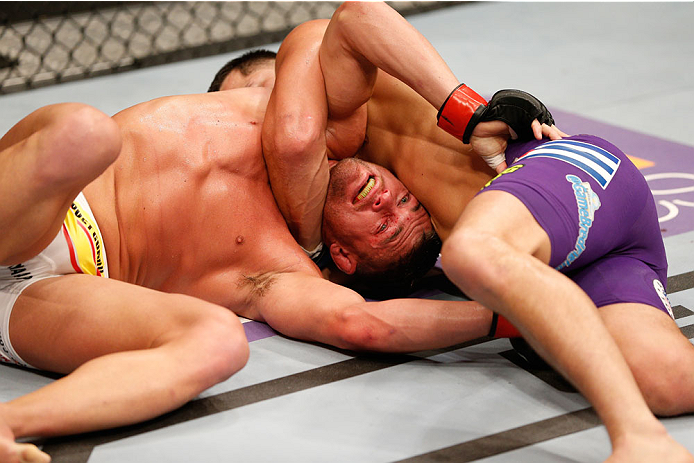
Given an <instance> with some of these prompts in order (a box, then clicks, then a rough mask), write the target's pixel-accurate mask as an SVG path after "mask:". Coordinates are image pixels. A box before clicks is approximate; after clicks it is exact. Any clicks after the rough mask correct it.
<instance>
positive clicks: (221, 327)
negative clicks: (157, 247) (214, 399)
mask: <svg viewBox="0 0 694 463" xmlns="http://www.w3.org/2000/svg"><path fill="white" fill-rule="evenodd" d="M168 301H169V304H168V306H169V307H171V308H172V310H171V311H170V313H171V315H170V319H169V320H168V321H167V322H165V323H164V324H163V327H164V329H163V333H162V334H160V335H158V336H157V337H156V339H155V341H154V342H153V343H152V345H151V346H152V347H166V348H167V349H170V352H171V355H173V356H175V357H176V358H177V359H178V360H179V361H181V362H182V364H184V365H185V367H186V369H187V370H186V371H187V373H184V372H183V371H181V377H182V378H183V377H185V381H187V382H191V383H192V384H193V386H194V389H195V390H196V391H202V390H205V389H207V388H209V387H211V386H214V385H215V384H217V383H219V382H221V381H224V380H226V379H228V378H229V377H231V376H232V375H233V374H235V373H236V372H238V371H239V370H241V368H243V367H244V366H245V365H246V362H247V361H248V356H249V347H248V341H247V339H246V334H245V332H244V329H243V325H242V324H241V321H240V320H239V318H238V317H237V316H236V315H235V314H234V313H233V312H231V311H230V310H228V309H226V308H224V307H221V306H217V305H215V304H211V303H207V302H204V301H202V300H199V299H195V298H191V297H188V296H182V295H168ZM177 309H178V310H177Z"/></svg>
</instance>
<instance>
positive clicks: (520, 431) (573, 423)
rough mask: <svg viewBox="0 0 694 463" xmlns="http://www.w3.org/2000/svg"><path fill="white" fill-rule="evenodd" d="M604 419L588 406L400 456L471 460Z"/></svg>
mask: <svg viewBox="0 0 694 463" xmlns="http://www.w3.org/2000/svg"><path fill="white" fill-rule="evenodd" d="M601 424H602V423H601V421H600V418H598V415H597V414H596V413H595V411H594V410H593V408H584V409H582V410H578V411H575V412H571V413H567V414H565V415H560V416H555V417H554V418H549V419H546V420H542V421H538V422H536V423H531V424H527V425H525V426H520V427H518V428H513V429H509V430H507V431H502V432H499V433H496V434H490V435H488V436H484V437H480V438H479V439H473V440H471V441H467V442H463V443H460V444H457V445H453V446H451V447H446V448H443V449H439V450H435V451H433V452H429V453H423V454H421V455H417V456H415V457H411V458H407V459H404V460H400V463H402V462H410V463H415V462H416V463H424V462H437V463H438V462H442V461H443V462H445V461H455V462H469V461H475V460H479V459H481V458H488V457H492V456H494V455H499V454H501V453H505V452H510V451H512V450H517V449H520V448H523V447H527V446H529V445H534V444H538V443H540V442H544V441H547V440H550V439H554V438H556V437H561V436H566V435H568V434H573V433H576V432H579V431H585V430H586V429H591V428H594V427H596V426H600V425H601Z"/></svg>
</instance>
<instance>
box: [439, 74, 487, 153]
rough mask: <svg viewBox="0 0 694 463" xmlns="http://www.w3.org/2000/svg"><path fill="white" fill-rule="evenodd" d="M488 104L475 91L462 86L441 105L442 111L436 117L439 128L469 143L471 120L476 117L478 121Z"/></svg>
mask: <svg viewBox="0 0 694 463" xmlns="http://www.w3.org/2000/svg"><path fill="white" fill-rule="evenodd" d="M486 104H487V101H486V100H485V99H484V98H482V97H481V96H479V95H478V94H477V93H476V92H475V91H474V90H472V89H471V88H470V87H468V86H467V85H465V84H460V85H458V86H457V87H456V88H455V90H453V92H451V94H450V95H448V98H446V101H444V102H443V105H441V109H439V113H438V115H437V116H436V119H437V120H438V126H439V127H441V128H442V129H443V130H445V131H446V132H448V133H450V134H451V135H453V136H454V137H456V138H459V139H461V140H463V142H464V143H467V142H466V141H465V140H466V139H468V140H469V138H470V134H469V133H466V131H467V128H468V125H469V124H470V120H471V119H473V117H474V116H476V117H475V119H478V118H479V117H480V116H481V113H482V112H483V111H484V108H485V107H486ZM474 122H476V120H475V121H474ZM475 125H476V124H475ZM472 128H474V126H473V127H471V129H472ZM469 132H470V133H472V130H469Z"/></svg>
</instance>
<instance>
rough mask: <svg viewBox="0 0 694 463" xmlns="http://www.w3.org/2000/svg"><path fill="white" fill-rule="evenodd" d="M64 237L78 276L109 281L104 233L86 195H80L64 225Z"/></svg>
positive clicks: (69, 211)
mask: <svg viewBox="0 0 694 463" xmlns="http://www.w3.org/2000/svg"><path fill="white" fill-rule="evenodd" d="M62 233H63V235H64V236H65V240H66V241H67V245H68V248H69V250H70V261H71V264H72V266H73V268H74V269H75V271H76V272H77V273H86V274H89V275H95V276H102V277H106V278H108V259H107V257H106V247H105V245H104V239H103V236H102V235H101V230H100V229H99V225H98V224H97V221H96V218H95V217H94V213H93V212H92V210H91V208H90V207H89V203H88V202H87V198H85V196H84V193H80V194H79V195H77V197H76V198H75V200H74V201H73V202H72V205H71V206H70V209H69V210H68V212H67V214H66V216H65V220H64V221H63V227H62Z"/></svg>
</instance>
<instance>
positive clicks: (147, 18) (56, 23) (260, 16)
mask: <svg viewBox="0 0 694 463" xmlns="http://www.w3.org/2000/svg"><path fill="white" fill-rule="evenodd" d="M388 3H389V4H390V5H391V6H392V7H393V8H395V9H396V10H398V11H399V12H400V14H402V15H409V14H413V13H421V12H424V11H430V10H434V9H438V8H444V7H449V6H452V5H456V4H459V3H461V2H428V1H420V2H388ZM339 5H340V2H308V1H297V2H261V1H253V2H246V1H224V2H134V1H133V2H49V1H36V2H0V94H6V93H11V92H17V91H22V90H27V89H31V88H36V87H41V86H45V85H51V84H56V83H60V82H67V81H73V80H77V79H83V78H88V77H94V76H98V75H103V74H111V73H116V72H122V71H126V70H130V69H137V68H142V67H146V66H153V65H157V64H164V63H171V62H174V61H180V60H185V59H191V58H198V57H203V56H210V55H214V54H219V53H227V52H232V51H235V50H240V49H245V48H252V47H257V46H261V45H263V44H267V43H272V42H279V41H281V40H282V39H283V38H284V37H285V36H286V35H287V34H288V33H289V31H291V30H292V29H293V28H294V27H295V26H297V25H298V24H300V23H302V22H305V21H308V20H311V19H318V18H330V16H331V15H332V14H333V12H334V11H335V9H336V8H337V7H338V6H339Z"/></svg>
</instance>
